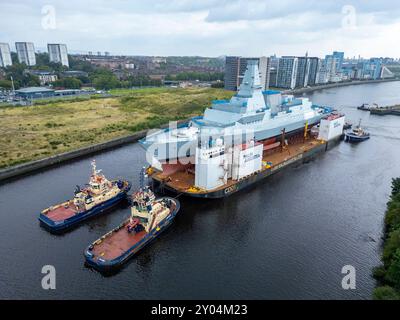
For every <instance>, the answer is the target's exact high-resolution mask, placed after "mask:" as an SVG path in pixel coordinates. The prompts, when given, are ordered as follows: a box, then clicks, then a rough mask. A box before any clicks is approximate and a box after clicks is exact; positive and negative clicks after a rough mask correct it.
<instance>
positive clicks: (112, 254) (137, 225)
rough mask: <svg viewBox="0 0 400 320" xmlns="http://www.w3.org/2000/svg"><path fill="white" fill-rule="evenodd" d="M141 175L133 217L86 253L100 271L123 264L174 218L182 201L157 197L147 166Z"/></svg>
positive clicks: (132, 211)
mask: <svg viewBox="0 0 400 320" xmlns="http://www.w3.org/2000/svg"><path fill="white" fill-rule="evenodd" d="M141 175H142V176H141V187H140V189H139V191H137V192H135V193H133V195H132V207H131V215H130V218H128V219H127V220H125V221H124V222H123V223H122V224H120V225H119V226H118V227H116V228H115V229H113V230H111V231H110V232H108V233H107V234H105V235H104V236H102V237H101V238H100V239H98V240H96V241H95V242H93V243H92V244H91V245H89V246H88V247H87V249H86V250H85V253H84V255H85V259H86V263H87V265H88V266H90V267H93V268H94V269H96V270H98V271H100V272H110V271H113V270H115V269H117V268H118V267H121V266H122V264H123V263H125V262H126V261H127V260H128V259H129V258H131V257H132V256H134V255H135V254H136V253H138V252H139V251H140V250H141V249H143V248H144V247H145V246H146V245H147V244H149V243H150V242H151V241H152V240H154V239H155V238H157V237H158V236H159V235H160V233H161V232H162V231H164V230H165V229H166V228H167V227H168V226H169V225H171V223H172V221H173V220H174V218H175V216H176V214H177V213H178V211H179V209H180V203H179V201H178V200H177V199H174V198H170V197H162V198H159V199H156V197H155V195H154V193H153V191H152V190H151V189H150V188H149V187H148V186H144V182H143V181H144V177H147V176H146V174H145V170H144V169H143V170H142V173H141ZM142 177H143V178H142Z"/></svg>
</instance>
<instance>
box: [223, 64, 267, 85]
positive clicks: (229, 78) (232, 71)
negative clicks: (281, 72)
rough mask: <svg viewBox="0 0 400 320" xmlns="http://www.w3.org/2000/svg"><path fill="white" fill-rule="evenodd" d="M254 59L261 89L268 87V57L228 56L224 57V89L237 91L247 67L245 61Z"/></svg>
mask: <svg viewBox="0 0 400 320" xmlns="http://www.w3.org/2000/svg"><path fill="white" fill-rule="evenodd" d="M250 60H255V61H257V62H258V70H259V72H260V80H261V85H262V88H263V90H267V89H268V88H269V77H270V72H269V70H270V59H269V58H268V57H259V58H248V57H237V56H230V57H226V59H225V77H224V82H225V84H224V88H225V90H231V91H237V89H238V88H239V86H240V84H241V83H242V80H243V75H244V73H245V71H246V68H247V62H248V61H250Z"/></svg>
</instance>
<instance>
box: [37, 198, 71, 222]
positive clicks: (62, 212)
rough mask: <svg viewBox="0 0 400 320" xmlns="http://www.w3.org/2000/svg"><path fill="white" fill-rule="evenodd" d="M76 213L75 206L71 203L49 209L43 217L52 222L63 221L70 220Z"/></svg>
mask: <svg viewBox="0 0 400 320" xmlns="http://www.w3.org/2000/svg"><path fill="white" fill-rule="evenodd" d="M77 213H78V210H77V209H76V207H75V205H74V204H73V203H71V202H70V203H68V205H65V206H60V207H57V208H54V209H50V210H49V211H48V212H46V213H45V214H44V215H45V216H46V217H47V218H49V219H51V220H53V221H63V220H65V219H68V218H71V217H73V216H74V215H76V214H77Z"/></svg>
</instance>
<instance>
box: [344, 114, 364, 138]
mask: <svg viewBox="0 0 400 320" xmlns="http://www.w3.org/2000/svg"><path fill="white" fill-rule="evenodd" d="M368 139H369V133H368V132H366V131H365V130H364V129H362V128H361V119H360V122H359V123H358V126H357V127H356V128H354V129H353V131H351V132H346V134H345V138H344V140H345V141H347V142H361V141H365V140H368Z"/></svg>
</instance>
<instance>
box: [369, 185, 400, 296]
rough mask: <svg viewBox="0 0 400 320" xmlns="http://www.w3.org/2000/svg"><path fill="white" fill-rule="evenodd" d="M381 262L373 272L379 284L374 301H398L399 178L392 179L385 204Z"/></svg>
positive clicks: (399, 255) (399, 291)
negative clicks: (390, 191) (388, 197)
mask: <svg viewBox="0 0 400 320" xmlns="http://www.w3.org/2000/svg"><path fill="white" fill-rule="evenodd" d="M382 262H383V265H382V266H379V267H377V268H375V270H374V277H375V278H376V279H377V280H378V282H379V284H380V286H379V287H377V288H376V289H375V290H374V299H377V300H400V178H397V179H393V182H392V194H391V196H390V201H389V202H388V204H387V211H386V215H385V239H384V247H383V254H382Z"/></svg>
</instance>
